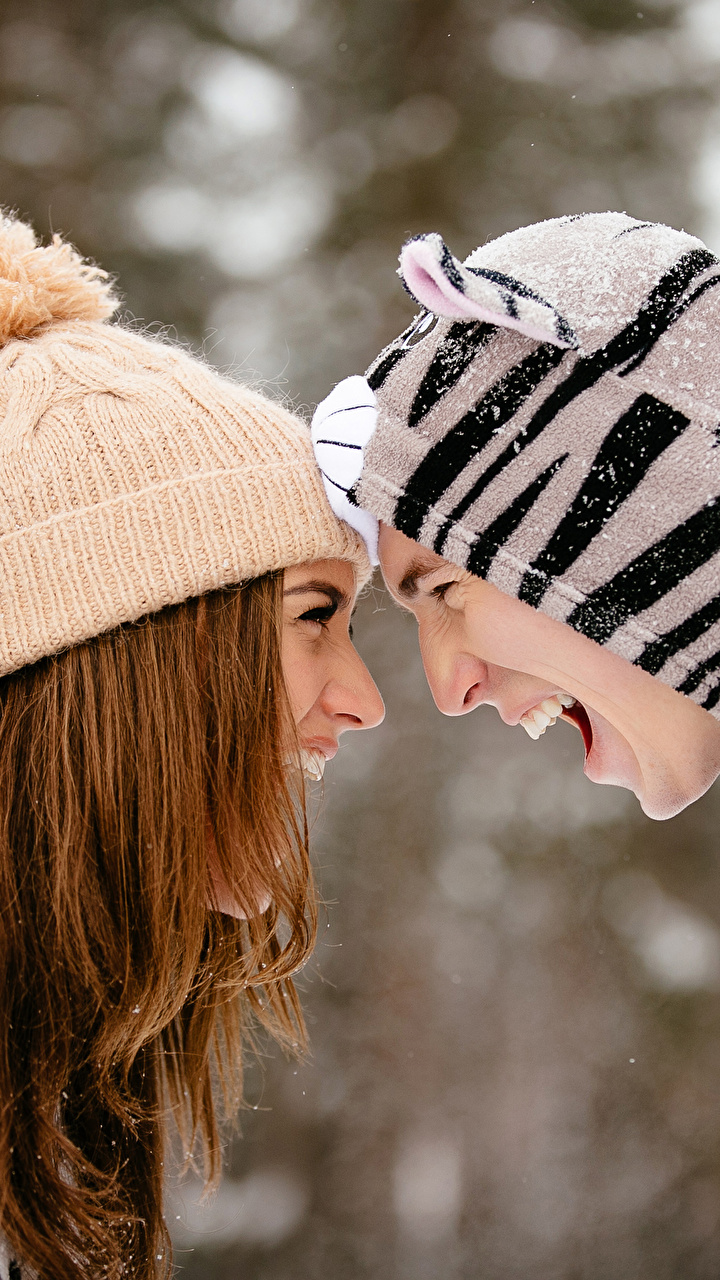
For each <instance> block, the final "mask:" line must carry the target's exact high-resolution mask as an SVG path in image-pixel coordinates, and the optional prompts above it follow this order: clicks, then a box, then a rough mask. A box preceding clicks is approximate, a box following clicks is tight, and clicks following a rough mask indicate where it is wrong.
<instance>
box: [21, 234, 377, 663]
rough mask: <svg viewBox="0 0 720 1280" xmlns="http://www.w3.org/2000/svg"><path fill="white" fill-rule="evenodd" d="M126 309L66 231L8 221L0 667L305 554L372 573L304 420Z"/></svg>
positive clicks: (360, 572) (33, 658) (301, 558)
mask: <svg viewBox="0 0 720 1280" xmlns="http://www.w3.org/2000/svg"><path fill="white" fill-rule="evenodd" d="M116 307H117V301H116V298H115V295H114V292H113V289H112V287H111V284H110V283H109V281H108V277H107V275H106V274H105V272H103V271H101V270H100V269H99V268H98V267H95V266H93V265H91V264H89V263H87V262H84V261H83V260H82V258H81V257H80V256H79V255H78V254H77V253H76V252H75V251H74V250H73V249H72V248H71V247H70V246H69V245H67V244H64V243H63V242H62V241H61V240H60V239H59V237H57V236H56V237H55V238H54V240H53V241H52V243H51V244H50V245H48V246H47V247H41V246H39V245H38V244H37V241H36V238H35V235H34V233H33V231H32V229H31V228H30V227H28V226H27V225H25V224H23V223H21V222H19V221H17V220H15V219H13V218H10V217H4V218H3V219H2V220H1V221H0V674H4V673H6V672H8V671H12V670H14V669H16V668H17V667H20V666H23V665H24V664H25V663H29V662H34V661H36V660H37V659H38V658H41V657H43V656H45V655H49V654H52V653H56V652H58V651H59V650H61V649H64V648H67V647H68V646H70V645H73V644H77V643H79V642H81V641H83V640H87V639H89V638H91V637H92V636H95V635H98V634H100V633H101V632H103V631H107V630H109V629H111V628H112V627H115V626H117V625H119V624H120V623H122V622H129V621H132V620H134V619H136V618H139V617H141V616H142V615H143V614H145V613H149V612H152V611H154V610H157V609H161V608H163V607H164V606H166V605H170V604H176V603H179V602H180V601H181V600H184V599H187V598H189V597H191V596H196V595H200V594H202V593H203V592H205V591H210V590H213V589H215V588H218V587H222V586H227V585H230V584H233V583H237V582H241V581H244V580H247V579H250V578H254V577H258V576H260V575H261V574H264V573H268V572H270V571H271V570H276V569H283V568H286V567H288V566H290V565H293V564H299V563H302V562H304V561H307V560H316V559H324V558H340V559H347V560H350V561H351V562H352V563H353V564H354V566H355V569H356V572H357V575H358V577H359V578H360V580H364V578H365V577H366V576H367V573H368V569H369V566H368V561H367V556H366V553H365V549H364V546H363V543H362V540H361V539H360V538H359V536H358V535H357V534H355V533H354V532H353V531H352V530H351V529H350V527H349V526H348V525H347V524H344V523H343V522H341V521H340V520H338V519H337V518H336V517H335V516H334V515H333V513H332V511H331V509H330V506H329V503H328V501H327V498H326V495H325V491H324V488H323V484H322V479H321V477H320V474H319V471H318V469H317V466H316V464H315V460H314V458H313V453H312V445H311V442H310V433H309V430H308V429H307V427H306V426H305V425H304V424H303V423H302V422H300V421H298V420H297V419H296V418H295V417H293V416H292V415H291V414H289V413H287V412H286V411H285V410H284V409H282V408H281V407H280V406H278V405H277V404H274V403H273V402H272V401H270V400H268V399H266V398H265V397H264V396H262V395H260V394H258V393H257V392H255V391H251V390H249V389H248V388H246V387H243V386H240V385H238V384H237V383H235V382H232V381H230V380H229V379H226V378H222V377H220V376H219V375H218V374H217V373H216V372H215V371H214V370H212V369H211V368H209V367H208V366H207V365H205V364H204V363H203V362H202V361H201V360H199V359H197V358H196V357H194V356H192V355H190V354H189V353H188V352H187V351H186V350H184V349H183V348H181V347H180V346H178V345H171V344H169V343H165V342H160V341H156V340H151V339H149V338H147V337H144V336H143V335H142V334H140V333H138V332H132V331H130V330H128V329H125V328H123V327H121V326H120V325H117V324H109V323H107V321H108V318H109V317H110V316H111V315H112V314H113V313H114V311H115V310H116Z"/></svg>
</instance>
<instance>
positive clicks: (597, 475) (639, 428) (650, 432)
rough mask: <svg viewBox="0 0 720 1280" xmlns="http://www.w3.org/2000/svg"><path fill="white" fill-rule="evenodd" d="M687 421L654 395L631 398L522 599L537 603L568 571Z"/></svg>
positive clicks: (529, 576)
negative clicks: (556, 579)
mask: <svg viewBox="0 0 720 1280" xmlns="http://www.w3.org/2000/svg"><path fill="white" fill-rule="evenodd" d="M689 423H690V419H689V418H686V417H685V414H684V413H679V412H678V411H677V410H676V409H671V408H670V406H669V405H667V404H663V402H662V401H661V400H656V399H655V397H654V396H650V395H641V396H638V398H637V400H635V401H633V403H632V404H631V405H630V408H629V409H628V410H627V411H626V412H625V413H624V414H623V416H622V417H621V418H619V419H618V421H617V422H616V423H615V425H614V426H613V427H612V428H611V430H610V431H609V432H608V434H607V435H606V436H605V439H604V440H603V442H602V445H601V446H600V448H599V450H598V452H597V454H596V455H595V460H594V462H593V464H592V466H591V468H590V471H589V472H588V474H587V476H586V478H585V480H584V481H583V484H582V485H581V487H580V489H579V490H578V492H577V494H576V495H575V498H574V499H573V501H572V503H571V504H570V506H569V508H568V510H567V511H566V513H565V515H564V516H563V518H562V520H561V521H560V523H559V525H558V526H557V528H556V530H555V532H554V533H553V535H552V537H551V538H550V541H549V542H548V543H547V545H546V546H545V547H544V548H543V550H542V551H541V552H540V554H539V555H538V556H537V557H536V558H535V560H533V562H532V564H531V566H530V569H529V570H528V572H527V573H526V574H525V576H524V578H523V580H522V582H521V583H520V590H519V592H518V596H519V598H520V599H521V600H524V601H525V602H526V604H531V605H533V606H534V607H535V608H537V606H538V605H539V604H540V601H541V600H542V598H543V596H544V594H545V592H546V591H547V589H548V587H549V585H550V581H551V579H552V578H554V577H560V575H561V574H563V573H565V572H567V570H568V569H569V568H570V566H571V565H572V564H573V563H574V562H575V560H577V559H578V557H579V556H581V555H582V553H583V551H585V550H586V548H587V547H588V546H589V545H590V543H591V542H592V540H593V538H595V537H597V535H598V533H600V531H601V529H603V528H604V526H605V525H606V524H607V522H608V521H609V520H610V519H611V518H612V517H613V516H614V514H615V512H616V511H617V509H618V507H620V506H621V505H622V503H623V502H625V501H626V500H627V498H629V497H630V495H631V494H632V493H634V492H635V490H636V489H637V487H638V485H639V484H640V483H641V481H642V480H644V478H645V476H646V475H647V472H648V471H649V469H650V467H651V466H652V464H653V462H655V461H656V459H657V458H659V457H660V455H661V454H662V453H663V452H664V451H665V449H667V447H668V445H671V444H672V442H673V440H676V439H677V438H678V436H679V435H681V434H682V432H683V431H684V430H685V428H686V427H687V426H688V425H689Z"/></svg>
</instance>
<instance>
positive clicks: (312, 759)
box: [300, 747, 325, 782]
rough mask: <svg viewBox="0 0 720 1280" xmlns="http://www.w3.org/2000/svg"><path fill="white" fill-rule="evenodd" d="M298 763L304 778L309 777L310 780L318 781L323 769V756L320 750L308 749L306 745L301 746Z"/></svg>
mask: <svg viewBox="0 0 720 1280" xmlns="http://www.w3.org/2000/svg"><path fill="white" fill-rule="evenodd" d="M300 763H301V765H302V771H303V773H304V774H305V777H306V778H310V780H311V781H312V782H319V781H320V779H321V778H322V776H323V772H324V769H325V756H324V755H323V754H322V752H321V751H308V750H307V748H306V747H301V748H300Z"/></svg>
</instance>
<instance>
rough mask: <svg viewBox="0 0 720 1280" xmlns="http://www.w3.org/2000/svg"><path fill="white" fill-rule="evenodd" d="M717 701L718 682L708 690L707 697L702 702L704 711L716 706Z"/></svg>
mask: <svg viewBox="0 0 720 1280" xmlns="http://www.w3.org/2000/svg"><path fill="white" fill-rule="evenodd" d="M718 702H720V683H718V684H716V685H715V686H714V688H712V689H711V690H710V692H709V694H708V696H707V698H706V699H705V701H704V702H703V706H704V708H705V710H706V711H712V709H713V707H716V706H717V704H718Z"/></svg>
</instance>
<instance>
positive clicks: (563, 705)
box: [519, 691, 593, 759]
mask: <svg viewBox="0 0 720 1280" xmlns="http://www.w3.org/2000/svg"><path fill="white" fill-rule="evenodd" d="M560 719H563V720H568V721H569V722H570V724H574V725H575V728H576V729H579V730H580V732H581V734H582V739H583V743H584V746H585V758H586V759H587V757H588V756H589V754H590V751H591V749H592V744H593V731H592V725H591V723H590V718H589V716H588V713H587V711H586V710H585V708H584V706H583V705H582V703H581V702H578V701H577V699H576V698H573V697H572V695H571V694H569V693H564V692H562V691H560V692H559V693H554V694H552V695H551V697H549V698H543V700H542V702H539V703H538V704H537V706H535V707H531V708H530V710H529V711H526V712H525V714H524V715H523V716H522V717H521V718H520V721H519V723H520V724H521V725H522V727H523V729H524V730H525V732H526V733H527V734H528V736H529V737H531V738H532V739H533V741H537V739H538V738H541V737H542V735H543V734H544V733H545V731H546V729H549V728H550V727H551V726H552V725H554V724H557V721H558V720H560Z"/></svg>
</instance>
